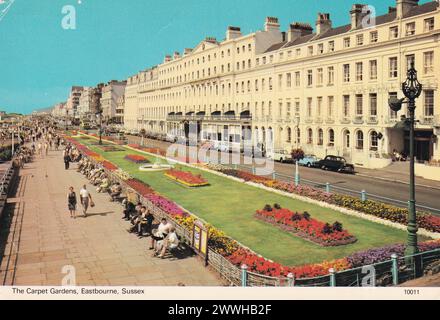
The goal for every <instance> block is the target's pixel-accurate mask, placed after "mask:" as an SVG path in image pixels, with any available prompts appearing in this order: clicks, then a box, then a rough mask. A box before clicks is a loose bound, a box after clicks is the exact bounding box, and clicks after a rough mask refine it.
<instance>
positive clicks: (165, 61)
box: [163, 55, 171, 63]
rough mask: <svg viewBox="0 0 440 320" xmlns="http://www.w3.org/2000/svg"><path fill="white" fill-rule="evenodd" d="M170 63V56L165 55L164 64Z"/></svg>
mask: <svg viewBox="0 0 440 320" xmlns="http://www.w3.org/2000/svg"><path fill="white" fill-rule="evenodd" d="M170 61H171V56H170V55H166V56H165V59H164V61H163V62H164V63H167V62H170Z"/></svg>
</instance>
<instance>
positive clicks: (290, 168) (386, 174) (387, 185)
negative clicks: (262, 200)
mask: <svg viewBox="0 0 440 320" xmlns="http://www.w3.org/2000/svg"><path fill="white" fill-rule="evenodd" d="M128 139H129V143H137V144H140V143H141V138H140V137H135V136H128ZM144 145H145V146H149V147H158V148H163V149H166V148H168V147H169V146H170V145H171V143H169V142H164V141H158V140H152V139H145V140H144ZM241 161H243V158H242V160H241ZM241 169H245V170H248V171H251V166H250V165H247V166H244V167H241ZM357 170H358V171H360V172H359V174H356V175H347V174H340V173H337V172H331V171H322V170H319V169H314V168H307V167H300V176H301V181H302V183H304V184H308V185H312V186H315V187H320V188H325V184H326V183H330V186H331V189H333V191H334V192H338V193H344V194H352V195H356V196H359V197H360V193H361V191H362V190H365V191H366V192H367V197H370V198H371V199H375V200H381V201H383V202H386V203H391V204H394V205H398V206H401V207H405V206H406V203H407V201H408V194H409V185H408V183H407V181H408V180H409V174H406V173H405V172H408V171H407V170H404V171H403V172H402V171H400V172H399V170H394V171H387V170H382V169H381V170H370V169H357ZM275 171H276V172H277V174H279V176H277V179H280V180H289V181H294V173H295V166H294V165H292V164H285V163H275ZM397 181H399V182H397ZM416 183H417V186H416V192H417V194H416V197H417V205H418V206H419V209H421V210H425V211H430V212H432V213H433V214H436V215H439V216H440V200H439V197H440V182H436V181H432V180H426V179H423V178H417V179H416ZM348 189H349V190H351V191H348ZM381 197H384V198H389V199H382V198H381ZM428 208H432V209H428Z"/></svg>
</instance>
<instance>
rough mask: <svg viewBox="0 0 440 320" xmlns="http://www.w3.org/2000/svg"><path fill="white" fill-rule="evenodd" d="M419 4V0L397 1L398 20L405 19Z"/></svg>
mask: <svg viewBox="0 0 440 320" xmlns="http://www.w3.org/2000/svg"><path fill="white" fill-rule="evenodd" d="M418 4H419V0H396V9H397V19H401V18H404V17H405V16H406V15H407V14H408V13H409V12H410V11H411V9H413V8H414V7H415V6H417V5H418Z"/></svg>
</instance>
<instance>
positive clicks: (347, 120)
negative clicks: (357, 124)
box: [341, 117, 351, 124]
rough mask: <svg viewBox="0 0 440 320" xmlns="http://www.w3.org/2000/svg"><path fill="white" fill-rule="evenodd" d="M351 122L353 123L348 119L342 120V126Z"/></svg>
mask: <svg viewBox="0 0 440 320" xmlns="http://www.w3.org/2000/svg"><path fill="white" fill-rule="evenodd" d="M350 122H351V120H350V118H348V117H343V118H341V123H342V124H349V123H350Z"/></svg>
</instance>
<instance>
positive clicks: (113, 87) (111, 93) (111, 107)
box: [100, 80, 127, 122]
mask: <svg viewBox="0 0 440 320" xmlns="http://www.w3.org/2000/svg"><path fill="white" fill-rule="evenodd" d="M126 84H127V82H126V81H116V80H112V81H110V82H109V83H107V84H106V85H104V87H103V88H102V96H101V99H100V107H101V110H102V117H103V120H104V121H106V122H111V121H116V120H115V119H116V109H117V107H118V99H119V98H120V97H121V96H123V95H124V93H125V86H126Z"/></svg>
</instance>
